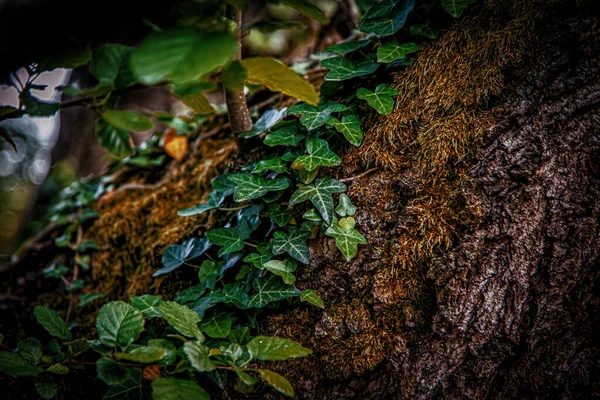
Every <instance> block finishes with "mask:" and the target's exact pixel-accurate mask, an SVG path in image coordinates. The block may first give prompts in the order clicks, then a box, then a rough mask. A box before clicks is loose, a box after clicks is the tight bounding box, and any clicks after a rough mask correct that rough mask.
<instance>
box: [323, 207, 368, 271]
mask: <svg viewBox="0 0 600 400" xmlns="http://www.w3.org/2000/svg"><path fill="white" fill-rule="evenodd" d="M354 226H355V222H354V218H352V217H347V218H342V219H341V220H340V221H339V223H337V224H336V223H335V221H334V223H332V224H331V226H330V227H329V228H327V230H326V231H325V235H327V236H330V237H333V238H335V245H336V246H337V248H338V249H340V251H341V252H342V254H343V255H344V257H345V258H346V261H350V260H351V259H352V257H354V256H355V255H356V252H357V251H358V245H359V244H367V239H365V237H364V236H363V235H361V234H360V232H359V231H357V230H356V229H354Z"/></svg>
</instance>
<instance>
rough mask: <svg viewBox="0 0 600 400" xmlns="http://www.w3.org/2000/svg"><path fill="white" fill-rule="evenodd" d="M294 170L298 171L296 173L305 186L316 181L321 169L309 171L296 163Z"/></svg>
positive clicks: (293, 165)
mask: <svg viewBox="0 0 600 400" xmlns="http://www.w3.org/2000/svg"><path fill="white" fill-rule="evenodd" d="M299 156H300V155H298V157H299ZM298 157H296V158H298ZM292 169H293V170H294V171H296V173H297V174H298V176H299V177H300V181H301V182H302V183H304V184H305V185H308V184H309V183H312V181H314V180H315V178H316V177H317V175H318V174H319V167H317V168H315V169H313V170H312V171H309V170H307V169H306V168H304V165H300V164H298V163H296V162H293V163H292Z"/></svg>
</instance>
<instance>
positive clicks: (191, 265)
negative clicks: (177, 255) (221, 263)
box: [183, 261, 202, 269]
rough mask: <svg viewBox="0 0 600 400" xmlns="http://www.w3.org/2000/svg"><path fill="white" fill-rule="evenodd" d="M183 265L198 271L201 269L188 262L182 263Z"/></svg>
mask: <svg viewBox="0 0 600 400" xmlns="http://www.w3.org/2000/svg"><path fill="white" fill-rule="evenodd" d="M183 263H184V264H185V265H187V266H188V267H193V268H196V269H200V268H202V267H199V266H197V265H194V264H190V263H188V262H185V261H184V262H183Z"/></svg>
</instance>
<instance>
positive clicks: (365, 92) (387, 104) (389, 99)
mask: <svg viewBox="0 0 600 400" xmlns="http://www.w3.org/2000/svg"><path fill="white" fill-rule="evenodd" d="M397 94H398V92H397V91H396V90H395V89H393V88H392V87H390V86H389V85H386V84H384V83H382V84H380V85H377V87H376V88H375V92H372V91H370V90H369V89H365V88H359V89H358V90H357V91H356V97H358V98H359V99H363V100H366V101H367V103H369V105H370V106H371V107H373V108H374V109H376V110H377V112H378V113H379V114H383V115H388V114H390V113H391V112H392V110H393V109H394V96H395V95H397Z"/></svg>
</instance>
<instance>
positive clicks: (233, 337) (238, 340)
mask: <svg viewBox="0 0 600 400" xmlns="http://www.w3.org/2000/svg"><path fill="white" fill-rule="evenodd" d="M229 340H230V341H231V343H234V344H239V345H240V346H244V345H245V344H246V343H248V342H249V341H250V329H249V328H248V327H247V326H243V327H241V328H239V329H236V330H234V331H231V333H230V334H229Z"/></svg>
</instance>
